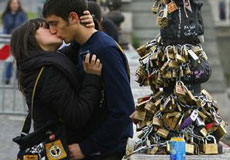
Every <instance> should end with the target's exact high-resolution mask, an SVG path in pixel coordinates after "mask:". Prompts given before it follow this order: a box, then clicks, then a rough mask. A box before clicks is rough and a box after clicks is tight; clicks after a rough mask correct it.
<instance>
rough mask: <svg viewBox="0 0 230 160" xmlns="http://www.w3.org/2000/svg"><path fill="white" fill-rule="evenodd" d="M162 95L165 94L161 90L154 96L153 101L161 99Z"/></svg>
mask: <svg viewBox="0 0 230 160" xmlns="http://www.w3.org/2000/svg"><path fill="white" fill-rule="evenodd" d="M162 94H164V89H163V88H160V89H159V91H158V92H157V93H156V94H155V95H154V97H153V99H156V98H159V97H160V96H161V95H162Z"/></svg>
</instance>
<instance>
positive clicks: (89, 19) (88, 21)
mask: <svg viewBox="0 0 230 160" xmlns="http://www.w3.org/2000/svg"><path fill="white" fill-rule="evenodd" d="M83 14H84V15H83V16H81V17H80V20H81V23H83V24H84V25H85V26H86V27H87V28H94V27H95V25H94V22H93V16H92V15H91V14H90V12H89V11H88V10H86V11H84V12H83Z"/></svg>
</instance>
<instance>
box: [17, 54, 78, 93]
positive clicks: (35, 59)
mask: <svg viewBox="0 0 230 160" xmlns="http://www.w3.org/2000/svg"><path fill="white" fill-rule="evenodd" d="M29 53H30V56H29V57H27V58H25V59H24V60H22V61H20V62H18V69H19V71H21V72H22V73H23V74H24V75H26V74H28V73H31V72H33V71H35V70H38V69H40V68H41V67H43V66H50V65H52V66H54V67H56V68H57V69H58V70H59V71H61V72H62V73H63V74H64V75H65V76H66V77H67V78H68V80H69V81H70V82H71V84H72V85H73V87H75V89H77V90H78V89H79V86H80V85H79V82H80V81H79V78H78V71H77V66H75V65H74V64H73V63H72V62H71V61H70V59H69V58H68V57H67V56H65V55H64V54H62V53H60V52H45V51H37V52H36V51H31V52H29Z"/></svg>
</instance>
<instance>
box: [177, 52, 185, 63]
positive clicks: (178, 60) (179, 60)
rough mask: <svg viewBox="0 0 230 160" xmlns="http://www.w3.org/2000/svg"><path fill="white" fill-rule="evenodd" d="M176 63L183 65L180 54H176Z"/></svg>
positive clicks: (182, 58) (183, 61)
mask: <svg viewBox="0 0 230 160" xmlns="http://www.w3.org/2000/svg"><path fill="white" fill-rule="evenodd" d="M175 58H176V61H177V62H179V63H185V62H186V61H185V57H183V56H181V55H180V54H176V57H175Z"/></svg>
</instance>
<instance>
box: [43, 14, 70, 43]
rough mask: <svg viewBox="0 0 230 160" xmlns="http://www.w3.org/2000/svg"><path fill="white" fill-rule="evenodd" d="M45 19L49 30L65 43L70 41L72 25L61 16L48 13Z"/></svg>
mask: <svg viewBox="0 0 230 160" xmlns="http://www.w3.org/2000/svg"><path fill="white" fill-rule="evenodd" d="M46 21H47V22H48V24H49V25H50V32H51V33H52V34H56V35H57V37H59V38H61V39H63V40H64V41H65V43H70V42H71V41H72V40H73V39H74V35H73V33H72V25H71V24H69V23H68V22H67V21H65V20H63V19H62V18H61V17H58V16H56V15H50V16H48V17H46Z"/></svg>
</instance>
